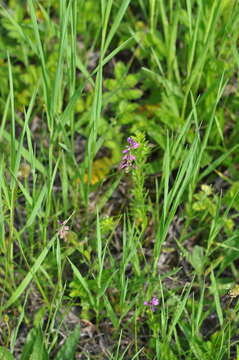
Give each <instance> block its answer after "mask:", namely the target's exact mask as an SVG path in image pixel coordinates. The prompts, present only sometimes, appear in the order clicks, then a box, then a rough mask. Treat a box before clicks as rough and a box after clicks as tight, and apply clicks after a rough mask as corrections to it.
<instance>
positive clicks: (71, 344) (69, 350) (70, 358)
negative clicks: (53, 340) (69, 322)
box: [55, 325, 80, 360]
mask: <svg viewBox="0 0 239 360" xmlns="http://www.w3.org/2000/svg"><path fill="white" fill-rule="evenodd" d="M79 339H80V325H77V326H76V328H75V329H74V330H73V331H72V332H71V333H70V335H69V336H68V338H67V339H66V341H65V342H64V344H63V345H62V347H61V349H60V350H59V351H58V353H57V355H56V358H55V360H66V359H67V360H74V359H75V352H76V346H77V343H78V342H79Z"/></svg>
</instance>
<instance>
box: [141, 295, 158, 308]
mask: <svg viewBox="0 0 239 360" xmlns="http://www.w3.org/2000/svg"><path fill="white" fill-rule="evenodd" d="M144 305H146V306H149V307H150V309H151V310H152V311H155V310H156V306H158V305H159V300H158V298H156V296H153V297H152V299H151V300H150V301H144Z"/></svg>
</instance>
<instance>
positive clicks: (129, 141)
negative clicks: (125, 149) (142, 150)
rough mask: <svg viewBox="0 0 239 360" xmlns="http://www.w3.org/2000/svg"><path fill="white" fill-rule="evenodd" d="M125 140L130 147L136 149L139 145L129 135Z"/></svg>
mask: <svg viewBox="0 0 239 360" xmlns="http://www.w3.org/2000/svg"><path fill="white" fill-rule="evenodd" d="M127 142H128V143H129V145H130V147H131V149H137V148H138V147H139V143H137V142H136V141H134V140H133V139H132V138H131V137H128V139H127Z"/></svg>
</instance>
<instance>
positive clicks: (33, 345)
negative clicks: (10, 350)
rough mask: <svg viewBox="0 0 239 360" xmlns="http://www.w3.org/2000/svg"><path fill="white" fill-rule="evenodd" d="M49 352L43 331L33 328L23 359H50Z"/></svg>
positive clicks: (24, 349)
mask: <svg viewBox="0 0 239 360" xmlns="http://www.w3.org/2000/svg"><path fill="white" fill-rule="evenodd" d="M48 359H49V357H48V353H47V351H46V348H45V344H44V339H43V335H42V331H41V330H40V329H32V330H31V331H30V332H29V334H28V336H27V341H26V344H25V345H24V348H23V351H22V356H21V360H48Z"/></svg>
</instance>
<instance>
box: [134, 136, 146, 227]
mask: <svg viewBox="0 0 239 360" xmlns="http://www.w3.org/2000/svg"><path fill="white" fill-rule="evenodd" d="M133 140H134V141H135V142H136V143H137V144H139V146H138V148H137V149H136V151H137V152H136V160H135V168H134V170H133V172H132V179H133V186H132V203H131V211H132V214H133V216H134V218H135V223H136V225H137V226H138V227H140V228H141V230H142V231H143V230H144V229H145V228H146V226H147V204H146V203H147V196H148V191H146V189H145V174H146V168H147V158H148V155H149V154H150V147H149V145H148V142H147V141H146V140H145V135H144V134H143V133H142V132H137V133H136V136H135V137H134V138H133Z"/></svg>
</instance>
